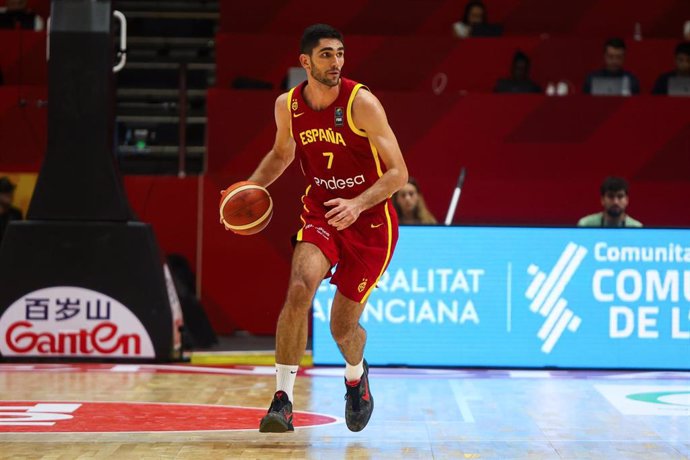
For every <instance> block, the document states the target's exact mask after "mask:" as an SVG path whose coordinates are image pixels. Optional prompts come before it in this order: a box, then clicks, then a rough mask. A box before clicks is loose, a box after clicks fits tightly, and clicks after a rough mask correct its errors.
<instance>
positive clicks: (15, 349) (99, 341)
mask: <svg viewBox="0 0 690 460" xmlns="http://www.w3.org/2000/svg"><path fill="white" fill-rule="evenodd" d="M0 353H2V355H3V356H6V357H19V356H33V357H70V356H74V357H77V356H80V357H109V358H154V357H155V354H154V349H153V345H152V343H151V339H150V337H149V335H148V333H147V332H146V329H145V328H144V326H143V325H142V324H141V322H140V321H139V319H137V317H136V316H135V315H134V314H133V313H132V312H131V311H130V310H129V309H128V308H127V307H126V306H125V305H123V304H121V303H120V302H118V301H117V300H115V299H113V298H112V297H109V296H107V295H105V294H102V293H100V292H96V291H92V290H89V289H84V288H80V287H69V286H60V287H50V288H44V289H39V290H37V291H34V292H31V293H28V294H26V295H24V296H23V297H21V298H19V299H17V300H16V301H15V302H14V303H13V304H12V305H11V306H10V307H9V308H8V309H7V310H5V312H4V314H3V315H2V317H1V318H0Z"/></svg>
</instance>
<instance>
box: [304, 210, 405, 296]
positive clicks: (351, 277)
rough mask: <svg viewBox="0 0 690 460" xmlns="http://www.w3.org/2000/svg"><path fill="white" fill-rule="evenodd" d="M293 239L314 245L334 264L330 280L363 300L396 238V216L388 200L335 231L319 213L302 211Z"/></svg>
mask: <svg viewBox="0 0 690 460" xmlns="http://www.w3.org/2000/svg"><path fill="white" fill-rule="evenodd" d="M301 219H302V222H303V226H302V229H301V230H300V231H299V232H298V233H297V241H305V242H308V243H312V244H314V245H316V246H317V247H318V248H319V249H320V250H321V252H323V254H324V255H325V256H326V257H327V258H328V260H329V261H330V262H331V267H333V266H336V265H337V267H336V269H335V273H334V274H333V276H332V277H331V284H335V285H336V286H337V287H338V291H340V293H341V294H343V295H344V296H345V297H347V298H348V299H350V300H354V301H355V302H360V303H364V302H366V300H367V298H368V297H369V294H370V293H371V291H372V290H373V289H374V288H375V287H376V283H377V282H378V279H379V278H380V277H381V275H382V274H383V272H384V271H385V270H386V267H388V264H389V263H390V260H391V257H392V256H393V251H394V250H395V245H396V243H397V242H398V217H397V214H396V213H395V210H394V209H393V206H392V204H391V203H390V201H389V200H387V201H386V202H384V203H381V204H378V205H376V206H375V207H374V208H372V209H371V210H369V212H366V213H363V214H361V215H360V216H359V218H358V219H357V220H356V221H355V223H354V224H352V225H351V226H349V227H348V228H346V229H345V230H341V231H338V230H336V229H335V227H332V226H330V225H328V219H326V218H325V217H324V215H323V214H319V213H315V212H307V211H304V212H303V213H302V215H301Z"/></svg>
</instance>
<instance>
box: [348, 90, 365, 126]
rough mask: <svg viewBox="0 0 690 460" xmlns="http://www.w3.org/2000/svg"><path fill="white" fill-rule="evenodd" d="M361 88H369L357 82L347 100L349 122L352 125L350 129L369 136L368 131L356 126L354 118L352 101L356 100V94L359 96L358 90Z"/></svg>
mask: <svg viewBox="0 0 690 460" xmlns="http://www.w3.org/2000/svg"><path fill="white" fill-rule="evenodd" d="M360 88H364V89H366V90H368V89H369V88H367V87H366V86H364V85H363V84H361V83H357V84H356V85H355V87H354V88H353V89H352V93H351V94H350V100H348V101H347V124H348V125H349V126H350V129H351V130H352V132H353V133H355V134H357V135H358V136H362V137H367V133H366V132H365V131H362V130H361V129H359V128H357V126H355V122H354V120H352V103H353V102H355V96H357V91H359V89H360Z"/></svg>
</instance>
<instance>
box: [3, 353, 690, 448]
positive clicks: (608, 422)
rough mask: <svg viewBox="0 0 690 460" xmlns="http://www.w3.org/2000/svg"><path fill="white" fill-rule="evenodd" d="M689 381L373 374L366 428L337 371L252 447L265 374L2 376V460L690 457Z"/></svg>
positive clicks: (556, 374) (329, 371) (265, 392)
mask: <svg viewBox="0 0 690 460" xmlns="http://www.w3.org/2000/svg"><path fill="white" fill-rule="evenodd" d="M689 377H690V376H689V375H688V374H687V373H680V372H676V373H673V372H591V371H590V372H585V371H581V372H574V371H570V372H569V371H507V370H438V369H436V370H423V369H392V368H372V371H371V377H370V378H371V388H372V394H373V396H374V398H375V400H376V409H375V411H374V415H373V417H372V419H371V422H370V424H369V426H368V427H367V428H366V429H365V430H364V431H362V432H360V433H352V432H350V431H348V430H347V428H346V426H345V424H344V423H343V420H342V416H343V411H344V401H343V395H344V392H345V390H344V386H343V382H342V370H341V369H336V368H318V367H317V368H306V369H304V370H301V371H300V376H299V378H298V380H297V384H296V388H295V394H296V396H295V399H296V401H295V411H296V412H295V426H296V427H297V428H296V431H295V432H294V433H285V434H261V433H259V432H258V429H257V427H258V421H259V418H260V417H261V416H262V415H263V413H264V412H265V410H266V408H267V407H268V403H269V402H270V398H271V395H272V393H273V390H274V380H275V379H274V376H273V368H272V367H271V366H249V365H247V366H224V367H218V366H215V367H214V366H198V365H123V364H82V365H77V364H75V365H71V364H52V365H33V364H2V365H0V395H1V398H2V400H1V401H0V406H2V407H1V408H0V458H3V459H68V458H70V459H71V458H118V459H122V458H137V459H139V458H141V459H154V458H155V459H157V458H165V459H177V458H179V459H216V458H257V459H264V458H281V459H282V458H323V459H349V458H357V459H377V458H420V459H430V458H434V459H436V458H449V459H450V458H461V459H465V458H470V459H479V458H481V459H484V458H492V459H508V458H511V459H512V458H536V459H540V458H541V459H561V458H592V459H687V458H690V378H689Z"/></svg>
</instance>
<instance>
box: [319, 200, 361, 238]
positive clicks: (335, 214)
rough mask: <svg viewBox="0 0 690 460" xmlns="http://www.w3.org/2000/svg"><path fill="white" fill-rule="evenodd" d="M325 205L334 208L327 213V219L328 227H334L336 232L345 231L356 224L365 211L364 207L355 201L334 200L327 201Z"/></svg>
mask: <svg viewBox="0 0 690 460" xmlns="http://www.w3.org/2000/svg"><path fill="white" fill-rule="evenodd" d="M324 205H325V206H334V208H333V209H331V210H330V211H328V212H327V213H326V219H328V225H332V226H333V227H335V229H336V230H344V229H346V228H347V227H349V226H350V225H352V224H354V223H355V221H356V220H357V218H358V217H359V215H360V213H361V212H362V211H363V209H362V206H361V205H360V204H359V203H358V202H357V201H356V200H354V199H352V200H345V199H343V198H334V199H332V200H328V201H326V202H325V203H324Z"/></svg>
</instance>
